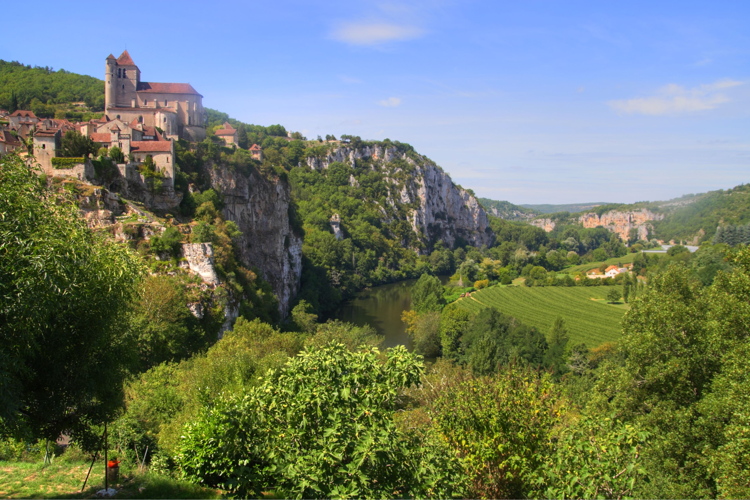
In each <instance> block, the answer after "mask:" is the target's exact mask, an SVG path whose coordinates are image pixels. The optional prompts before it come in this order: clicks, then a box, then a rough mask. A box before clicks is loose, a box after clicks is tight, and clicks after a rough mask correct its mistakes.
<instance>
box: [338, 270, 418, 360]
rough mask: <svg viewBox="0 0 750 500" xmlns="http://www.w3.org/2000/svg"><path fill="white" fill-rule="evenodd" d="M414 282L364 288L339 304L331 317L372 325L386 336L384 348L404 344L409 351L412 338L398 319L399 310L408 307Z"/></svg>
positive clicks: (401, 310) (356, 323)
mask: <svg viewBox="0 0 750 500" xmlns="http://www.w3.org/2000/svg"><path fill="white" fill-rule="evenodd" d="M415 282H416V280H406V281H399V282H398V283H390V284H388V285H380V286H375V287H372V288H368V289H366V290H363V291H361V292H359V293H358V294H357V296H356V297H355V298H354V299H352V300H350V301H348V302H346V303H344V304H343V305H342V306H341V307H339V309H338V311H336V313H335V314H334V317H335V318H336V319H340V320H342V321H348V322H349V323H354V324H355V325H358V326H364V325H370V326H372V327H373V328H374V329H375V330H376V331H377V332H378V333H379V334H381V335H383V336H384V337H385V339H384V340H383V344H382V347H383V348H386V347H394V346H397V345H404V346H406V348H407V349H409V350H411V348H412V343H411V339H410V338H409V335H408V334H407V333H406V325H404V323H403V322H402V321H401V313H402V312H403V311H405V310H407V309H410V308H411V286H412V285H413V284H414V283H415Z"/></svg>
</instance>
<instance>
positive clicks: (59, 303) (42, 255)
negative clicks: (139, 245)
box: [0, 155, 140, 439]
mask: <svg viewBox="0 0 750 500" xmlns="http://www.w3.org/2000/svg"><path fill="white" fill-rule="evenodd" d="M57 196H58V195H57V194H55V193H52V192H50V191H49V190H48V188H47V187H46V184H44V183H42V182H41V180H40V179H39V177H38V176H37V175H36V174H35V173H34V172H32V171H31V170H30V169H29V168H28V167H27V166H26V165H25V164H24V162H23V161H22V160H21V159H20V158H18V157H17V156H14V155H9V156H6V157H4V158H2V159H1V160H0V433H10V432H13V431H20V430H23V429H26V430H28V431H31V432H32V433H33V434H34V435H36V436H38V437H44V438H49V439H54V438H56V437H57V436H59V434H60V432H63V431H65V432H70V433H72V434H82V433H84V432H85V431H86V429H87V428H88V426H89V425H90V424H93V423H101V422H103V421H106V420H107V419H108V418H110V416H111V415H112V413H113V412H114V411H115V410H116V409H117V407H118V405H120V404H121V402H122V381H123V378H124V376H125V374H126V372H127V370H128V368H129V366H130V362H131V360H132V354H133V353H134V350H133V346H132V337H131V336H130V334H129V330H128V328H127V322H126V321H124V319H123V318H125V316H126V314H125V313H126V311H127V309H128V307H129V302H130V300H131V297H132V295H133V292H134V289H135V283H136V281H137V279H138V277H139V269H140V267H139V260H138V259H137V258H136V256H135V255H134V254H132V253H131V252H130V251H128V250H127V249H126V248H125V247H124V246H121V245H119V244H115V243H113V242H110V241H105V240H104V239H102V237H99V236H97V235H95V234H94V233H93V232H92V231H91V230H89V229H88V227H87V226H86V223H85V221H83V220H82V219H81V218H80V217H79V216H78V213H77V209H76V207H75V206H74V205H73V204H72V203H66V204H58V203H56V200H57Z"/></svg>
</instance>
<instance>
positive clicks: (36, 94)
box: [0, 60, 104, 117]
mask: <svg viewBox="0 0 750 500" xmlns="http://www.w3.org/2000/svg"><path fill="white" fill-rule="evenodd" d="M75 102H80V103H85V106H86V107H87V108H88V109H89V110H91V111H102V110H103V109H104V82H103V81H102V80H99V79H98V78H94V77H92V76H86V75H79V74H76V73H70V72H68V71H65V70H63V69H61V70H57V71H54V70H53V69H52V68H49V67H46V68H42V67H39V66H35V67H31V66H26V65H23V64H21V63H19V62H15V61H14V62H6V61H3V60H0V108H3V109H7V110H8V111H10V112H13V111H15V110H16V109H29V110H31V111H33V112H34V113H35V114H36V115H37V116H40V117H53V116H54V114H55V112H56V111H58V110H62V109H68V108H70V106H69V104H71V103H75Z"/></svg>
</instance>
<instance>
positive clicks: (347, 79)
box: [339, 75, 362, 84]
mask: <svg viewBox="0 0 750 500" xmlns="http://www.w3.org/2000/svg"><path fill="white" fill-rule="evenodd" d="M339 80H341V81H342V82H344V83H349V84H358V83H362V80H360V79H359V78H354V77H353V76H347V75H339Z"/></svg>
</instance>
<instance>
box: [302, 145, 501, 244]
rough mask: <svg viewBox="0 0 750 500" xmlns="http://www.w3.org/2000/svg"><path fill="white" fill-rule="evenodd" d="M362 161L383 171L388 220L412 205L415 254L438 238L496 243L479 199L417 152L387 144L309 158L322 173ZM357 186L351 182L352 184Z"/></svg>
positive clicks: (337, 150) (452, 241)
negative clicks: (416, 242)
mask: <svg viewBox="0 0 750 500" xmlns="http://www.w3.org/2000/svg"><path fill="white" fill-rule="evenodd" d="M359 160H363V161H364V163H363V164H365V165H367V166H368V167H369V168H371V169H372V170H379V171H381V172H383V174H384V176H385V181H386V182H387V183H388V184H389V193H388V196H387V197H386V200H385V206H381V207H380V208H381V211H382V214H383V220H384V221H388V220H389V219H391V218H392V211H391V210H390V208H392V207H394V206H395V205H397V204H399V205H402V206H408V207H411V209H410V214H409V216H408V222H409V224H410V225H411V228H412V230H413V231H414V233H415V234H416V235H417V239H418V240H419V241H420V242H421V245H420V248H415V250H419V251H429V250H430V249H431V248H432V246H433V245H434V244H435V243H436V242H437V241H439V240H442V241H443V243H444V244H445V245H447V246H449V247H454V246H455V245H456V244H457V243H458V242H459V241H464V242H467V243H469V244H471V245H475V246H481V245H490V244H491V243H492V241H493V238H494V235H493V233H492V230H491V229H490V227H489V221H488V219H487V214H486V213H485V211H484V208H482V206H481V205H480V204H479V202H478V201H477V199H476V198H475V197H474V195H473V194H472V193H470V192H469V191H467V190H465V189H463V188H461V187H459V186H457V185H455V184H454V183H453V181H452V180H451V178H450V176H449V175H448V174H446V173H445V172H444V171H443V170H442V169H441V168H440V167H438V166H437V165H436V164H435V163H433V162H432V161H430V160H429V159H427V158H425V157H423V156H421V155H419V154H417V153H415V152H414V151H413V150H408V149H406V150H404V148H401V149H399V147H397V146H388V145H363V146H360V147H356V148H354V147H347V146H340V147H336V148H334V149H332V150H330V151H328V152H327V153H326V154H324V155H321V156H316V157H309V158H307V165H308V166H309V167H311V168H314V169H317V170H321V169H327V168H328V167H329V166H330V165H331V164H332V163H334V162H341V163H344V164H348V165H350V166H354V165H355V162H357V161H359ZM356 182H357V181H356V180H355V179H353V178H352V179H350V184H352V185H356ZM344 222H345V221H344Z"/></svg>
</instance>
